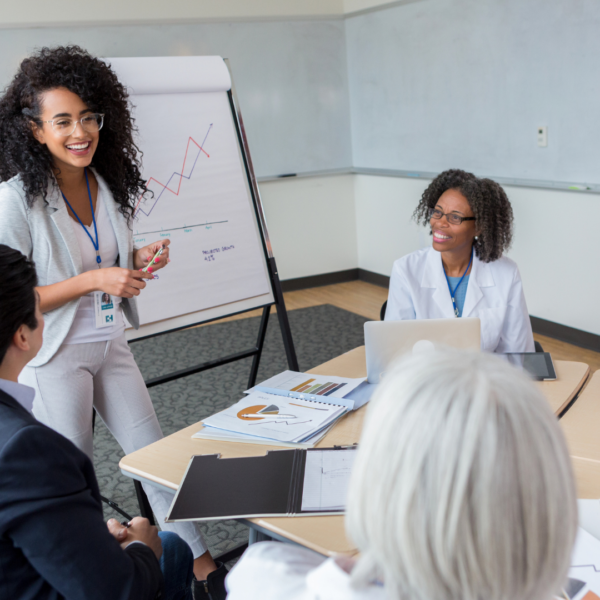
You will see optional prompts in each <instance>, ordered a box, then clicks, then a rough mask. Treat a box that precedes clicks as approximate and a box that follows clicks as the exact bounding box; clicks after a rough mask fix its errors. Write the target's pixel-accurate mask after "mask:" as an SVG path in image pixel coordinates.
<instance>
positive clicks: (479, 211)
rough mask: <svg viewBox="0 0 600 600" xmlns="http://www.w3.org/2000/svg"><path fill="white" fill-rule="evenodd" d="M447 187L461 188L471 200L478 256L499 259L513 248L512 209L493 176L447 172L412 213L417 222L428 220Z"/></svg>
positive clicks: (433, 185)
mask: <svg viewBox="0 0 600 600" xmlns="http://www.w3.org/2000/svg"><path fill="white" fill-rule="evenodd" d="M446 190H458V191H459V192H460V193H461V194H462V195H463V196H464V197H465V198H466V199H467V201H468V202H469V206H470V207H471V210H472V211H473V215H474V216H475V225H476V227H477V230H478V231H479V235H478V236H477V237H478V239H477V240H475V242H474V243H473V247H474V248H475V253H476V254H477V256H478V257H479V259H480V260H482V261H483V262H492V261H494V260H498V259H499V258H500V257H501V256H502V254H503V252H505V251H506V250H508V249H509V248H510V244H511V241H512V234H513V211H512V207H511V205H510V201H509V200H508V197H507V195H506V192H505V191H504V190H503V189H502V187H501V186H500V185H499V184H497V183H496V182H495V181H492V180H491V179H480V178H479V177H475V175H473V173H467V172H466V171H461V170H460V169H450V170H448V171H444V172H443V173H440V174H439V175H438V176H437V177H436V178H435V179H434V180H433V181H432V182H431V183H430V184H429V186H428V188H427V189H426V190H425V191H424V192H423V195H422V196H421V200H420V202H419V204H418V206H417V208H416V210H415V212H414V214H413V218H414V219H415V221H416V222H417V223H419V224H421V225H427V224H428V223H429V211H430V209H432V208H434V207H435V205H436V204H437V202H438V200H439V199H440V196H441V195H442V194H443V193H444V192H445V191H446Z"/></svg>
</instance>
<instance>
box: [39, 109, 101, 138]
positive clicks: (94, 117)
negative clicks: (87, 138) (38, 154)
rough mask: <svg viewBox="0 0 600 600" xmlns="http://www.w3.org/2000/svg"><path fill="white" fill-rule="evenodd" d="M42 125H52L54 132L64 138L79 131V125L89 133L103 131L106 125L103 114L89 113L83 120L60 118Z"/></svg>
mask: <svg viewBox="0 0 600 600" xmlns="http://www.w3.org/2000/svg"><path fill="white" fill-rule="evenodd" d="M41 122H42V123H50V124H51V125H52V129H53V131H54V132H55V133H56V134H58V135H60V136H62V137H68V136H69V135H71V134H73V133H74V132H75V129H77V123H81V127H83V130H84V131H87V132H88V133H96V132H97V131H100V130H101V129H102V125H104V115H103V114H102V113H89V114H87V115H84V116H83V117H81V119H71V117H58V118H57V119H52V120H51V121H41Z"/></svg>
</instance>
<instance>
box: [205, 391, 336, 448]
mask: <svg viewBox="0 0 600 600" xmlns="http://www.w3.org/2000/svg"><path fill="white" fill-rule="evenodd" d="M346 411H347V409H346V407H344V406H340V405H336V404H325V403H324V402H315V401H312V400H301V399H296V398H293V399H288V398H283V397H282V396H275V395H274V394H265V393H263V392H253V393H252V394H248V395H247V396H246V397H245V398H242V399H241V400H240V401H239V402H236V403H235V404H234V405H233V406H230V407H229V408H226V409H225V410H223V411H221V412H220V413H217V414H216V415H213V416H212V417H208V418H207V419H204V421H203V425H204V426H205V427H212V428H215V429H221V430H225V431H230V432H237V433H244V434H246V435H252V436H255V437H259V438H267V439H271V440H279V441H281V442H303V441H305V440H307V439H310V438H311V437H312V436H314V435H315V434H317V433H318V432H320V431H322V430H323V429H326V428H327V427H329V426H330V425H331V424H332V423H333V422H334V421H335V420H336V419H338V418H339V417H340V416H342V415H343V414H344V413H346Z"/></svg>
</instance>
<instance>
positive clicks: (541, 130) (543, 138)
mask: <svg viewBox="0 0 600 600" xmlns="http://www.w3.org/2000/svg"><path fill="white" fill-rule="evenodd" d="M537 144H538V146H539V147H540V148H546V147H547V146H548V127H546V125H543V126H542V127H538V128H537Z"/></svg>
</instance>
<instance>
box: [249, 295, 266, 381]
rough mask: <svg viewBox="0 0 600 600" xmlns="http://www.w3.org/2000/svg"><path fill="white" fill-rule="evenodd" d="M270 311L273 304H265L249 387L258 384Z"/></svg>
mask: <svg viewBox="0 0 600 600" xmlns="http://www.w3.org/2000/svg"><path fill="white" fill-rule="evenodd" d="M270 313H271V306H265V307H264V308H263V314H262V318H261V320H260V327H259V328H258V338H257V340H256V354H255V355H254V358H253V359H252V367H251V368H250V377H249V379H248V388H251V387H254V386H255V385H256V376H257V374H258V365H259V364H260V357H261V356H262V351H263V347H264V345H265V336H266V335H267V325H268V323H269V315H270Z"/></svg>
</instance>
